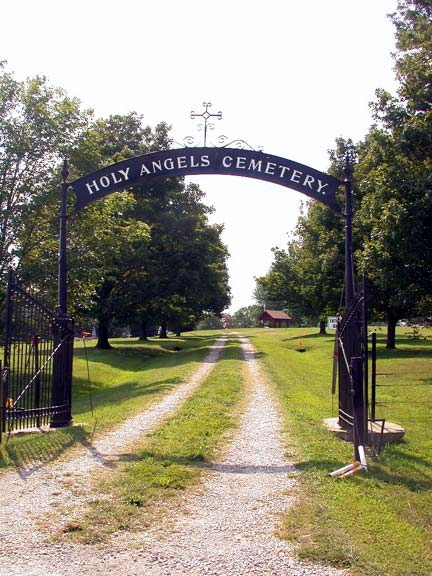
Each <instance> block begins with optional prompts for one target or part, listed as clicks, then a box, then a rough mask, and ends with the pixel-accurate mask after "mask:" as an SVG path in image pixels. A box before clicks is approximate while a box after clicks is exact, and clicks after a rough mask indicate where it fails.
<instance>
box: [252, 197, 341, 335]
mask: <svg viewBox="0 0 432 576" xmlns="http://www.w3.org/2000/svg"><path fill="white" fill-rule="evenodd" d="M342 230H343V227H342V220H341V218H340V216H339V215H338V214H336V213H335V212H333V211H332V210H330V209H329V208H328V207H327V206H324V205H323V204H320V203H319V202H316V201H311V202H310V203H309V204H308V211H307V213H303V214H302V215H301V216H300V217H299V220H298V223H297V227H296V230H295V236H294V237H293V238H292V239H291V240H290V241H289V242H288V246H287V248H286V249H285V250H284V249H280V248H273V256H274V260H273V262H272V264H271V266H270V270H269V272H268V273H267V275H266V276H264V277H262V278H258V279H257V288H258V289H259V290H260V291H261V293H264V294H265V295H266V296H267V300H269V301H273V302H282V306H279V308H286V309H288V310H289V311H290V314H291V315H294V316H299V317H303V316H305V317H307V318H315V320H319V322H320V331H321V332H322V333H325V321H326V317H327V316H328V315H334V314H335V312H336V311H337V310H339V309H340V304H341V296H342V286H343V277H344V238H343V233H342ZM267 307H269V306H267Z"/></svg>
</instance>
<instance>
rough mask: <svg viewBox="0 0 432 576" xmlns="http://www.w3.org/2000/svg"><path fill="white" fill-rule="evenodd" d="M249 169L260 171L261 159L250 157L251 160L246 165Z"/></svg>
mask: <svg viewBox="0 0 432 576" xmlns="http://www.w3.org/2000/svg"><path fill="white" fill-rule="evenodd" d="M248 169H249V170H257V171H258V172H261V171H262V160H254V158H252V159H251V161H250V162H249V166H248Z"/></svg>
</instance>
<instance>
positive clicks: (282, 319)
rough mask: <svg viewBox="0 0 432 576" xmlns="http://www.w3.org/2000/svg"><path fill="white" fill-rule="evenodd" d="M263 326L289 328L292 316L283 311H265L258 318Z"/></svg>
mask: <svg viewBox="0 0 432 576" xmlns="http://www.w3.org/2000/svg"><path fill="white" fill-rule="evenodd" d="M258 320H259V321H260V322H261V324H263V325H265V326H270V328H282V327H283V326H284V327H285V328H288V326H289V321H290V320H292V318H291V316H288V314H286V313H285V312H282V310H264V312H262V313H261V314H260V316H259V318H258Z"/></svg>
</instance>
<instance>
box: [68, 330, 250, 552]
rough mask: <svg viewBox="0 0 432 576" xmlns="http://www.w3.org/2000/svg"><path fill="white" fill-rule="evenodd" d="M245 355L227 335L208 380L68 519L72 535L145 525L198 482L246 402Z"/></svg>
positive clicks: (97, 537) (86, 537) (84, 537)
mask: <svg viewBox="0 0 432 576" xmlns="http://www.w3.org/2000/svg"><path fill="white" fill-rule="evenodd" d="M243 363H244V361H243V360H242V354H241V350H240V344H239V342H238V340H237V339H236V338H227V342H226V344H225V346H224V348H223V351H222V354H221V357H220V360H219V361H218V363H217V364H216V366H215V368H214V370H213V371H212V372H211V374H210V376H209V377H208V379H207V380H206V381H205V382H204V383H203V384H202V385H201V386H200V387H199V389H198V390H197V391H196V392H195V393H194V394H193V395H192V396H191V397H190V399H188V400H187V401H186V402H185V404H184V405H183V406H182V407H181V408H180V409H179V410H178V411H177V412H176V413H175V415H173V416H172V417H170V418H168V419H167V420H166V421H165V422H164V423H162V424H161V426H160V427H158V428H157V430H155V431H154V432H153V433H151V434H149V435H148V436H146V437H145V438H142V439H141V440H140V441H138V442H136V443H135V444H134V446H133V449H132V450H131V452H130V453H129V454H126V455H124V456H122V459H121V462H120V464H119V465H118V466H117V468H116V469H115V470H110V473H109V474H108V475H105V478H104V479H103V480H102V481H99V483H98V485H97V487H96V489H97V494H98V497H97V498H96V499H95V500H93V501H92V502H91V504H90V505H89V507H88V509H87V510H86V511H85V513H84V514H82V515H81V516H80V517H79V518H77V517H76V513H75V514H74V519H73V520H72V521H70V522H66V524H64V525H63V527H62V531H61V537H62V538H64V537H65V536H66V535H67V536H68V537H70V538H73V539H74V540H79V541H81V542H85V543H91V544H95V543H100V542H102V541H104V540H105V539H106V538H107V537H108V536H109V535H111V534H112V533H114V532H119V531H125V530H138V529H141V530H142V529H145V527H146V526H147V525H148V524H149V523H151V522H154V521H156V519H157V517H158V516H159V515H160V514H161V506H162V505H167V504H168V505H169V506H171V507H172V506H173V505H175V500H174V504H173V498H174V497H175V496H177V495H179V494H181V493H182V492H183V490H184V489H185V488H187V487H190V486H192V485H195V484H196V483H197V482H198V481H199V480H200V478H201V477H202V475H203V473H205V470H206V463H208V462H209V460H211V459H212V458H214V456H215V454H216V453H217V452H218V450H219V449H220V447H221V446H222V445H223V444H224V442H223V440H225V441H226V439H227V435H228V434H229V432H230V431H232V430H233V429H234V428H235V427H236V425H237V424H238V420H239V418H238V415H239V407H240V406H241V405H242V398H243V395H242V394H241V392H242V389H243V386H242V369H243Z"/></svg>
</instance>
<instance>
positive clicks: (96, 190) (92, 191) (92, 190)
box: [86, 180, 99, 194]
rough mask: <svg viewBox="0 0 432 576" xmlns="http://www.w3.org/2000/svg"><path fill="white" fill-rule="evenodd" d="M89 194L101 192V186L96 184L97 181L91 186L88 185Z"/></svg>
mask: <svg viewBox="0 0 432 576" xmlns="http://www.w3.org/2000/svg"><path fill="white" fill-rule="evenodd" d="M86 186H87V190H88V193H89V194H94V192H99V186H98V185H97V184H96V180H93V182H92V183H91V184H88V183H87V184H86Z"/></svg>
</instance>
